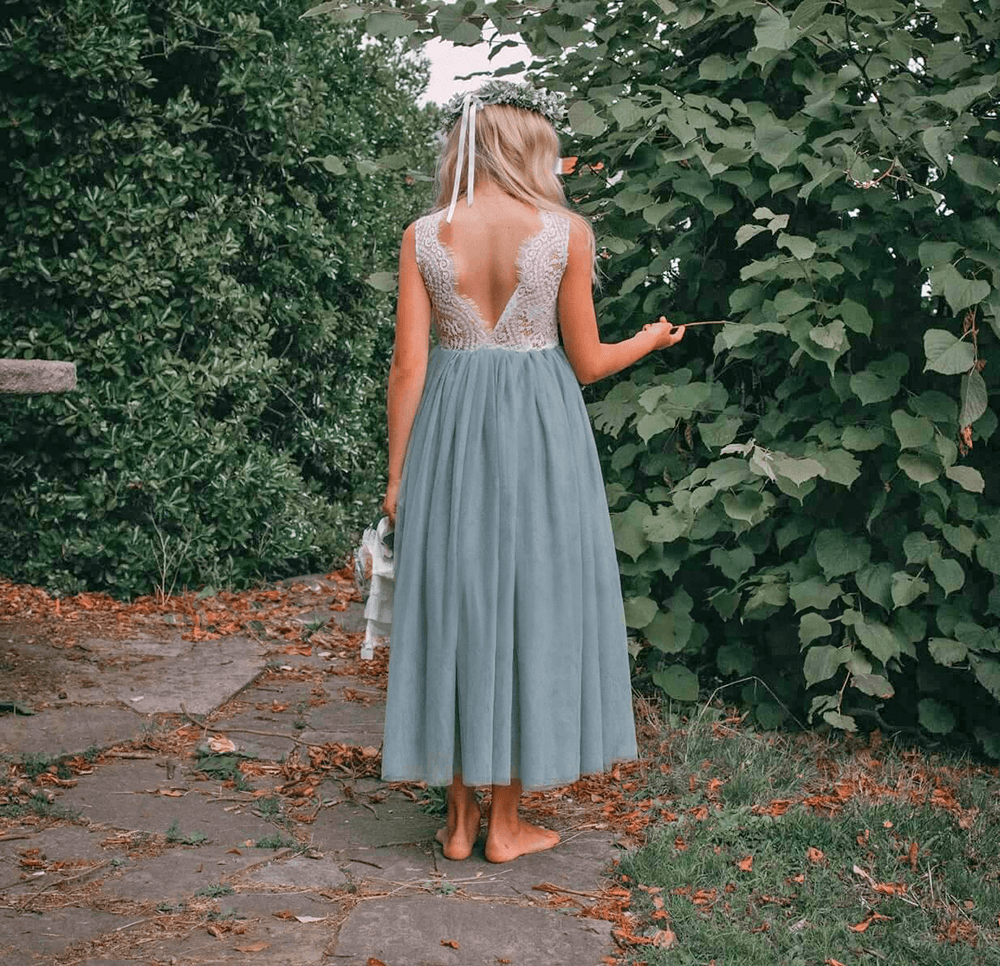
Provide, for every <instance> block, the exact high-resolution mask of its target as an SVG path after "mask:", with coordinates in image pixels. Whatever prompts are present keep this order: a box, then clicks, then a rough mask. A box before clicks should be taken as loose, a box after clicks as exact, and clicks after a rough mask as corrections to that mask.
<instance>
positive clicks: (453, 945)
mask: <svg viewBox="0 0 1000 966" xmlns="http://www.w3.org/2000/svg"><path fill="white" fill-rule="evenodd" d="M441 945H442V946H450V947H451V948H452V949H458V940H457V939H442V940H441Z"/></svg>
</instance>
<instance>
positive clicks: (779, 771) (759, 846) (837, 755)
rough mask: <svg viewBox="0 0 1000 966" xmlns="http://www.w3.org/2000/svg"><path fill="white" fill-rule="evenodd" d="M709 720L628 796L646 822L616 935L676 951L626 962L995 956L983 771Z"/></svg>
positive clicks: (992, 839)
mask: <svg viewBox="0 0 1000 966" xmlns="http://www.w3.org/2000/svg"><path fill="white" fill-rule="evenodd" d="M721 717H722V715H721V714H720V713H718V712H716V711H715V710H714V709H713V710H712V713H711V714H709V715H703V716H702V717H701V719H700V720H698V721H696V722H695V723H694V724H692V725H691V726H690V727H689V728H688V729H687V730H686V731H682V732H673V733H672V734H671V735H670V736H669V737H668V739H667V741H666V742H665V744H664V745H661V747H663V748H664V752H663V754H662V755H661V757H660V760H659V761H656V762H655V763H654V766H653V767H652V768H651V769H650V774H651V775H652V776H654V777H652V778H649V779H647V785H646V786H645V787H643V788H641V789H640V790H638V791H637V792H636V794H635V798H636V800H637V801H648V800H649V799H652V802H650V803H649V805H648V806H647V807H648V808H649V809H650V810H651V811H652V813H653V814H654V815H655V816H656V818H655V819H654V821H653V822H652V823H651V824H650V826H649V835H648V839H647V842H646V844H645V845H644V846H643V847H642V848H640V849H638V850H637V851H635V852H633V853H630V854H628V855H627V856H626V857H624V858H623V859H622V861H621V863H620V865H619V867H618V869H617V872H618V873H619V875H620V877H621V879H622V882H623V884H624V885H625V887H626V888H628V889H629V890H630V891H631V894H632V898H631V904H630V907H629V911H630V912H631V913H633V914H634V919H632V920H631V921H630V924H629V929H628V932H630V933H631V934H632V935H633V936H637V937H643V936H645V937H652V936H654V935H656V933H657V931H658V930H670V931H672V932H673V933H674V935H675V936H676V941H674V942H671V943H670V944H669V945H668V946H660V947H657V946H653V945H627V946H626V948H627V949H628V953H627V955H626V957H625V960H624V962H625V963H628V964H639V963H646V964H648V966H668V964H669V966H682V964H683V966H688V964H690V966H709V964H711V963H714V964H715V966H824V964H826V963H828V962H829V961H834V962H836V963H841V964H843V966H869V964H870V966H966V964H968V966H983V964H987V966H992V964H1000V926H998V919H997V917H998V915H1000V862H998V859H1000V782H998V781H997V776H996V769H995V768H991V767H987V766H982V765H977V764H976V763H972V762H969V761H967V760H960V759H958V758H957V757H953V758H947V757H945V756H937V755H931V754H930V753H928V752H926V751H922V750H920V749H918V748H903V747H899V748H897V747H893V746H891V745H890V744H889V743H888V742H882V743H879V741H878V739H875V741H874V742H872V743H871V744H869V743H868V742H867V741H865V740H863V739H862V740H859V739H850V740H836V741H835V740H833V739H823V738H819V737H817V736H815V735H801V736H793V737H789V736H784V737H782V736H775V735H773V734H760V733H755V732H753V731H750V730H744V729H743V728H742V727H741V726H736V727H734V726H733V725H735V722H734V721H732V720H730V721H729V723H728V724H726V723H722V722H720V721H719V720H718V719H719V718H721ZM713 718H715V719H716V720H715V721H713V720H711V719H713ZM661 764H662V765H663V766H664V768H663V770H662V772H661V769H660V767H659V766H660V765H661ZM713 780H714V781H713ZM935 789H937V793H936V796H935ZM803 798H809V799H811V800H812V802H813V804H811V805H810V804H808V803H803V802H802V799H803ZM781 800H791V802H792V804H788V805H786V806H784V807H783V806H782V805H777V806H775V805H773V804H772V803H774V802H775V801H781ZM912 843H916V844H915V846H914V845H913V844H912ZM820 853H822V855H820ZM748 859H750V860H752V861H748ZM741 860H742V861H743V863H744V866H745V868H741V867H740V866H739V865H738V863H739V862H740V861H741ZM877 886H878V887H881V888H877ZM893 892H895V894H891V893H893ZM658 906H660V908H657V907H658ZM872 913H875V914H877V915H879V916H885V917H887V918H885V919H878V918H875V919H872V918H871V914H872ZM866 920H870V921H869V924H868V926H867V927H866V928H865V929H863V930H862V931H856V930H852V929H851V928H849V927H851V926H857V925H859V924H861V923H863V922H865V921H866ZM659 939H660V941H661V942H664V941H667V942H669V940H670V937H669V936H668V935H665V934H661V935H660V937H659Z"/></svg>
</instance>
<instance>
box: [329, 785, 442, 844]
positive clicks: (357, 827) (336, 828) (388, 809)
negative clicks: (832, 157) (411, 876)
mask: <svg viewBox="0 0 1000 966" xmlns="http://www.w3.org/2000/svg"><path fill="white" fill-rule="evenodd" d="M324 795H327V793H324ZM330 797H339V796H333V795H332V793H331V795H330ZM363 800H364V798H362V801H363ZM443 824H444V823H443V819H442V818H441V816H439V815H430V814H428V813H427V812H424V811H421V810H420V808H419V807H418V806H417V804H416V802H411V801H410V800H409V799H408V798H406V797H405V796H404V795H401V794H400V793H399V792H389V794H388V795H387V796H386V797H385V799H384V800H383V801H381V802H376V803H373V804H372V805H371V808H366V807H365V806H363V805H361V804H359V803H354V802H343V803H342V804H340V805H336V806H334V807H332V808H324V809H321V810H320V812H319V814H318V815H317V816H316V821H315V822H313V823H312V825H311V830H312V838H311V844H312V845H313V847H314V848H317V849H319V850H320V851H322V852H328V851H331V850H335V849H350V848H352V847H356V846H365V845H367V846H371V847H373V848H376V849H377V848H387V847H392V846H393V845H410V844H418V845H429V844H430V843H431V842H432V841H433V839H434V835H435V833H436V832H437V830H438V829H439V828H440V827H441V826H442V825H443ZM376 861H377V860H376Z"/></svg>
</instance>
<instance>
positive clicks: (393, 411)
mask: <svg viewBox="0 0 1000 966" xmlns="http://www.w3.org/2000/svg"><path fill="white" fill-rule="evenodd" d="M430 330H431V301H430V297H429V296H428V294H427V289H426V288H425V286H424V280H423V278H422V277H421V275H420V269H419V268H417V247H416V229H415V227H414V225H413V224H411V225H409V226H408V227H407V229H406V231H404V232H403V243H402V246H401V247H400V251H399V298H398V301H397V302H396V341H395V345H394V347H393V352H392V363H391V364H390V366H389V382H388V387H387V392H386V414H387V416H388V432H389V481H388V482H389V486H390V487H395V486H398V485H399V482H400V479H401V478H402V475H403V461H404V459H405V457H406V447H407V444H408V443H409V439H410V431H411V430H412V429H413V420H414V418H415V417H416V414H417V407H418V406H419V405H420V397H421V395H422V394H423V391H424V380H425V379H426V377H427V353H428V349H429V344H430Z"/></svg>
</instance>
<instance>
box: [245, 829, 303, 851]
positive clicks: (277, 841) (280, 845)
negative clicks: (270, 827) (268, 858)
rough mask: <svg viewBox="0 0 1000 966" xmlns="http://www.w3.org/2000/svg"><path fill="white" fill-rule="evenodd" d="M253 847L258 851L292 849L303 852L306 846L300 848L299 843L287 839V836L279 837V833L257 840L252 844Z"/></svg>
mask: <svg viewBox="0 0 1000 966" xmlns="http://www.w3.org/2000/svg"><path fill="white" fill-rule="evenodd" d="M254 846H255V847H256V848H258V849H292V848H300V849H302V850H304V849H305V848H307V846H302V845H301V843H300V842H297V841H296V840H295V839H292V838H288V836H285V835H281V834H280V833H277V832H276V833H275V834H274V835H267V836H264V838H259V839H257V841H256V842H254Z"/></svg>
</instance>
